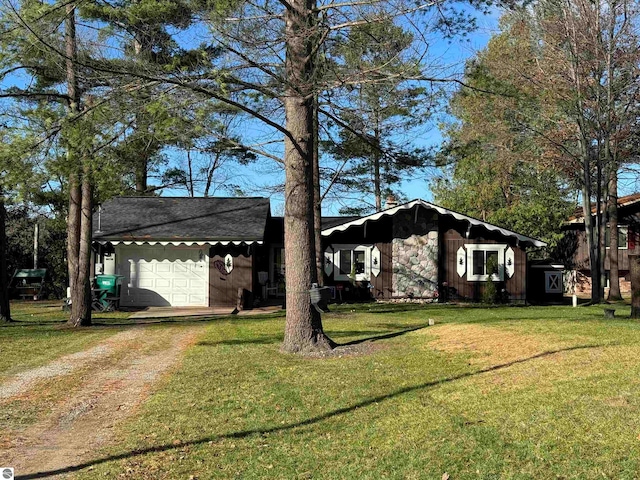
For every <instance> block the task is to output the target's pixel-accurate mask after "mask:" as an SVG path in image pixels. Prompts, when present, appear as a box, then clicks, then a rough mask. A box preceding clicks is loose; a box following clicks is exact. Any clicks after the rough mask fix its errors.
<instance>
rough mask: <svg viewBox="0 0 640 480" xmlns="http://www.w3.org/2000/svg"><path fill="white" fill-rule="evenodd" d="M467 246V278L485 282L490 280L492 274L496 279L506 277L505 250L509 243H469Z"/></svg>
mask: <svg viewBox="0 0 640 480" xmlns="http://www.w3.org/2000/svg"><path fill="white" fill-rule="evenodd" d="M465 248H466V249H467V265H468V267H469V269H468V271H467V280H469V281H472V282H474V281H475V282H484V281H487V280H488V278H489V275H492V276H493V279H494V280H503V279H504V252H505V250H506V248H507V245H495V244H493V245H491V244H467V245H465ZM490 265H491V266H492V268H491V271H489V266H490Z"/></svg>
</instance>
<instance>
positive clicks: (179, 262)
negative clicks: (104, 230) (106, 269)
mask: <svg viewBox="0 0 640 480" xmlns="http://www.w3.org/2000/svg"><path fill="white" fill-rule="evenodd" d="M116 261H117V264H118V268H117V273H118V274H119V275H123V276H124V277H125V278H124V279H123V282H122V298H121V302H120V303H121V305H123V306H140V307H142V306H145V307H146V306H154V307H163V306H175V307H199V306H208V304H209V299H208V274H209V273H208V272H209V263H208V262H209V257H208V248H207V247H205V246H185V245H182V246H175V245H139V246H138V245H135V246H118V247H117V248H116Z"/></svg>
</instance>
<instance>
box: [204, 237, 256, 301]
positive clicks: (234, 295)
mask: <svg viewBox="0 0 640 480" xmlns="http://www.w3.org/2000/svg"><path fill="white" fill-rule="evenodd" d="M251 248H252V247H246V246H245V247H224V246H215V247H212V248H211V251H210V257H211V258H210V259H209V306H211V307H219V306H230V307H235V306H236V303H237V301H238V289H239V288H242V289H244V290H245V295H246V294H247V292H248V293H249V294H252V292H253V291H254V276H255V275H254V272H253V255H252V253H251ZM228 253H230V254H231V255H232V256H233V270H231V272H230V273H226V271H224V257H225V256H226V255H227V254H228ZM249 296H251V295H249ZM247 300H250V299H247Z"/></svg>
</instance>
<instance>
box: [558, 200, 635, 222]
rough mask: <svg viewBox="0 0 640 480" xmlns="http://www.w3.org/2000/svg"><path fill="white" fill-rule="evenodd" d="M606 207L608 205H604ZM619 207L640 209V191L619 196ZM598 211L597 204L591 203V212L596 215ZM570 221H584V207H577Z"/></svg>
mask: <svg viewBox="0 0 640 480" xmlns="http://www.w3.org/2000/svg"><path fill="white" fill-rule="evenodd" d="M604 207H605V208H606V205H604ZM632 207H633V208H632ZM618 208H619V209H627V208H628V209H631V210H634V211H639V210H640V193H633V194H631V195H625V196H623V197H618ZM595 213H596V204H595V203H591V214H592V215H595ZM567 222H568V223H584V210H583V208H582V207H581V208H576V210H575V211H574V212H573V215H571V216H570V217H569V219H568V220H567Z"/></svg>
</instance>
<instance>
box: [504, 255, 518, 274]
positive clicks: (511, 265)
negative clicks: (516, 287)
mask: <svg viewBox="0 0 640 480" xmlns="http://www.w3.org/2000/svg"><path fill="white" fill-rule="evenodd" d="M504 271H505V273H506V274H507V277H509V278H511V277H513V274H514V273H516V256H515V253H514V251H513V249H512V248H511V247H509V248H507V251H506V252H504Z"/></svg>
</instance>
